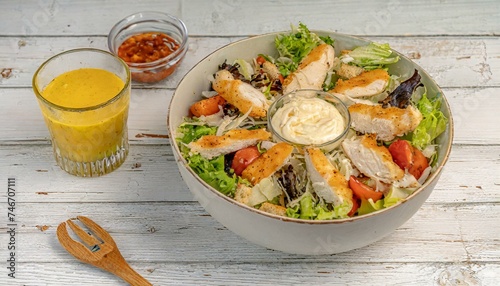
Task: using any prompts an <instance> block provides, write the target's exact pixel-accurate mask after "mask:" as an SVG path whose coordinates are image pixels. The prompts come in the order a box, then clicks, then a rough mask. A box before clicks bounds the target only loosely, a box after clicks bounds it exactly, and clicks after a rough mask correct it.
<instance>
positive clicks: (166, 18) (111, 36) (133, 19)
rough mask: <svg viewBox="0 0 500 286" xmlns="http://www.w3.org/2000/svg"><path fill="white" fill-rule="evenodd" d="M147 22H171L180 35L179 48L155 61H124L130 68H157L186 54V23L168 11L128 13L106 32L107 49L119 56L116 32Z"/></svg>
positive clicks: (187, 36) (187, 37)
mask: <svg viewBox="0 0 500 286" xmlns="http://www.w3.org/2000/svg"><path fill="white" fill-rule="evenodd" d="M144 18H146V19H144ZM148 22H153V23H167V24H172V26H174V27H175V28H177V29H178V30H179V32H180V35H181V42H180V43H179V48H178V49H177V50H175V51H174V52H173V53H171V54H170V55H168V56H166V57H163V58H161V59H157V60H156V61H152V62H147V63H132V62H125V63H126V64H127V65H129V67H130V68H132V69H134V68H135V69H140V70H144V69H153V68H158V66H161V65H164V64H168V62H170V60H172V59H175V58H178V57H182V56H184V55H185V54H186V52H187V49H186V46H187V43H188V39H189V35H188V30H187V27H186V24H185V23H184V22H183V21H182V20H181V19H180V18H178V17H175V16H173V15H171V14H168V13H162V12H156V11H142V12H137V13H134V14H130V15H128V16H127V17H125V18H123V19H121V20H120V21H118V22H117V23H116V24H115V25H114V26H113V27H112V28H111V30H110V31H109V33H108V49H109V50H110V52H111V53H112V54H114V55H116V56H117V57H119V56H118V48H119V47H120V45H121V44H122V43H123V42H121V43H120V44H118V45H116V43H115V38H116V37H117V36H118V34H119V33H120V32H121V31H123V30H125V29H127V28H129V27H130V26H133V25H138V24H144V23H148ZM151 31H153V32H154V31H158V32H161V30H154V29H152V30H151ZM143 33H146V32H143ZM133 35H135V34H133ZM168 36H169V35H168ZM125 40H126V39H125Z"/></svg>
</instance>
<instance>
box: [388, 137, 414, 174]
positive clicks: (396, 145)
mask: <svg viewBox="0 0 500 286" xmlns="http://www.w3.org/2000/svg"><path fill="white" fill-rule="evenodd" d="M388 149H389V153H391V156H392V160H393V161H394V163H396V165H398V166H399V167H400V168H401V169H403V170H406V169H409V168H410V167H411V164H412V162H413V146H411V144H410V143H409V142H408V141H406V140H400V139H398V140H396V141H394V142H392V143H391V145H389V148H388Z"/></svg>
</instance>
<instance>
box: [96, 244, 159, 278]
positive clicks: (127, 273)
mask: <svg viewBox="0 0 500 286" xmlns="http://www.w3.org/2000/svg"><path fill="white" fill-rule="evenodd" d="M96 266H98V267H100V268H102V269H104V270H106V271H109V272H111V273H113V274H115V275H116V276H118V277H120V278H121V279H123V280H125V281H126V282H128V283H129V284H130V285H133V286H152V285H153V284H151V283H150V282H149V281H148V280H146V278H144V277H142V276H141V275H140V274H139V273H137V272H136V271H135V270H134V269H133V268H132V267H130V265H128V263H127V261H125V259H124V258H123V256H122V255H121V253H120V251H118V250H117V249H115V250H114V251H112V252H110V253H108V255H107V257H106V260H103V261H101V263H98V264H96Z"/></svg>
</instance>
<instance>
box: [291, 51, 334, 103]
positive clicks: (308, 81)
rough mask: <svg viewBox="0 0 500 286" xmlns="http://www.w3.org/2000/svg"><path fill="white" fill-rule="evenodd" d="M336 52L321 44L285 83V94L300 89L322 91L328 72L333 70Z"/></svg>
mask: <svg viewBox="0 0 500 286" xmlns="http://www.w3.org/2000/svg"><path fill="white" fill-rule="evenodd" d="M334 59H335V50H334V49H333V47H332V46H331V45H328V44H321V45H319V46H317V47H316V48H314V49H313V50H312V51H311V52H310V53H309V54H308V55H307V56H306V57H305V58H304V59H303V60H302V61H301V62H300V64H299V67H298V68H297V70H295V71H294V72H293V73H291V74H289V75H288V76H287V77H286V78H285V80H284V81H283V94H287V93H289V92H292V91H294V90H298V89H317V90H318V89H321V86H322V85H323V82H324V81H325V77H326V74H327V72H328V71H329V70H330V69H331V68H332V66H333V61H334Z"/></svg>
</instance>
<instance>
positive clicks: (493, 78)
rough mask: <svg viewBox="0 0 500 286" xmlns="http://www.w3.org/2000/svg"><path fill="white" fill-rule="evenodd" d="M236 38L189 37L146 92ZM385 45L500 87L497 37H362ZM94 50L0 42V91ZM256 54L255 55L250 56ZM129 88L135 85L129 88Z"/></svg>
mask: <svg viewBox="0 0 500 286" xmlns="http://www.w3.org/2000/svg"><path fill="white" fill-rule="evenodd" d="M239 39H242V38H241V37H240V38H237V37H227V38H226V37H223V38H221V37H218V38H206V37H190V39H189V41H190V43H189V50H188V53H187V55H186V58H185V60H184V61H183V62H182V64H181V65H180V67H179V69H178V70H177V71H176V73H175V74H174V75H172V76H171V77H169V78H167V80H165V81H163V82H161V83H158V84H154V85H147V86H146V87H148V88H152V87H167V88H175V87H176V86H177V84H178V82H179V81H180V80H181V79H182V77H183V76H184V74H186V73H187V72H188V71H189V70H190V69H191V68H192V67H193V66H194V65H195V64H196V63H198V62H199V61H200V60H202V59H203V58H204V57H205V56H206V55H208V54H210V53H211V52H213V51H215V50H216V49H218V48H220V47H222V46H224V45H226V44H228V43H230V42H234V41H236V40H239ZM367 39H370V40H372V41H377V42H387V43H389V44H390V45H391V47H392V48H393V49H394V50H396V51H399V52H401V53H402V54H404V55H406V56H408V57H410V58H412V59H413V60H414V61H415V62H416V63H417V64H418V65H420V66H421V67H422V68H423V69H424V70H426V71H427V72H428V73H429V74H430V75H431V76H432V77H433V78H434V79H435V80H436V82H437V83H438V84H439V85H440V86H441V87H487V86H499V85H500V76H498V75H499V74H500V38H498V37H423V38H421V37H367ZM79 47H94V48H99V49H104V50H107V43H106V38H105V37H72V38H65V37H28V38H23V37H0V50H2V51H3V52H2V53H1V54H0V70H2V69H9V70H10V69H11V73H10V76H9V77H8V78H2V77H0V86H5V87H31V81H32V77H33V74H34V73H35V71H36V69H37V68H38V67H39V66H40V65H41V64H42V63H43V62H44V61H45V60H46V59H48V58H49V57H51V56H52V55H55V54H57V53H60V52H62V51H65V50H69V49H73V48H79ZM256 53H258V51H256ZM134 86H136V87H138V86H141V85H139V84H134Z"/></svg>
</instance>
